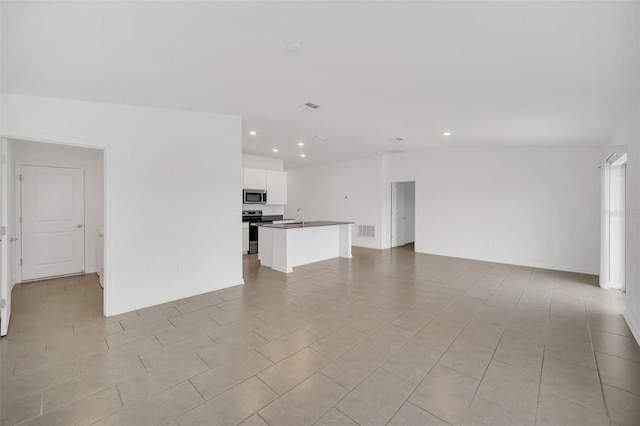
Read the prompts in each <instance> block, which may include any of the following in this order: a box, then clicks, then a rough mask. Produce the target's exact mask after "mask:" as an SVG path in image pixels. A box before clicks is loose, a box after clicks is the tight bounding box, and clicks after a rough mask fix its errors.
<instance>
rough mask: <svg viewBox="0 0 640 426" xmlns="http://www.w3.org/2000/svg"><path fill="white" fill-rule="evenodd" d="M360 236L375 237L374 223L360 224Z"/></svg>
mask: <svg viewBox="0 0 640 426" xmlns="http://www.w3.org/2000/svg"><path fill="white" fill-rule="evenodd" d="M358 237H362V238H375V237H376V227H375V226H374V225H358Z"/></svg>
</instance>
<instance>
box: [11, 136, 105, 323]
mask: <svg viewBox="0 0 640 426" xmlns="http://www.w3.org/2000/svg"><path fill="white" fill-rule="evenodd" d="M2 142H3V150H5V151H6V152H7V154H6V155H5V156H4V158H6V159H7V161H6V163H5V164H4V167H3V169H2V173H1V174H2V175H3V176H5V177H6V180H3V181H2V182H1V185H0V186H1V187H2V191H4V193H3V194H2V197H3V200H6V203H3V210H4V209H6V210H7V212H6V213H5V212H4V211H3V223H2V226H6V228H7V235H6V237H3V241H1V242H0V244H2V247H3V248H4V247H5V245H6V252H3V253H7V255H6V256H4V255H3V256H2V259H0V260H1V262H0V263H1V266H0V269H1V274H0V278H1V281H0V290H1V293H2V298H3V299H4V300H6V302H5V303H6V304H5V308H3V310H2V323H1V324H0V325H1V328H0V335H5V334H6V333H7V326H8V323H9V322H10V315H11V293H12V290H13V289H14V286H15V285H16V284H20V283H23V282H32V283H33V284H29V285H39V283H38V281H37V280H42V279H45V280H49V279H50V278H52V277H60V276H63V277H64V276H74V275H76V276H77V275H79V274H92V273H98V272H100V271H101V270H102V268H103V265H104V258H103V253H104V251H103V247H102V245H103V244H104V238H103V237H102V235H103V234H102V232H103V231H102V230H103V227H104V151H103V150H102V149H95V148H84V147H78V146H69V145H62V144H54V143H42V142H35V141H26V140H18V139H3V140H2ZM21 176H22V180H21ZM5 265H6V266H7V268H4V267H5ZM87 278H90V279H87ZM67 281H68V280H67ZM76 281H78V282H82V283H88V282H91V283H96V282H98V277H97V276H93V277H85V276H78V277H77V278H75V279H74V280H73V282H76ZM99 294H102V289H99ZM103 304H104V299H103ZM74 308H81V307H80V306H78V307H72V306H69V309H70V310H72V309H74ZM100 313H102V309H101V312H100ZM5 318H6V320H5Z"/></svg>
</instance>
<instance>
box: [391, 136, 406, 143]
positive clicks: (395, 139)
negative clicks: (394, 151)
mask: <svg viewBox="0 0 640 426" xmlns="http://www.w3.org/2000/svg"><path fill="white" fill-rule="evenodd" d="M391 140H392V141H394V142H402V141H403V140H404V138H401V137H400V136H398V137H397V138H393V139H391Z"/></svg>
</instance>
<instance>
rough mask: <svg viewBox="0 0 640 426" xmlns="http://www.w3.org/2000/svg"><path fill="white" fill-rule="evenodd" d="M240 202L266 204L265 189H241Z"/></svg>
mask: <svg viewBox="0 0 640 426" xmlns="http://www.w3.org/2000/svg"><path fill="white" fill-rule="evenodd" d="M242 204H267V191H265V190H264V189H243V190H242Z"/></svg>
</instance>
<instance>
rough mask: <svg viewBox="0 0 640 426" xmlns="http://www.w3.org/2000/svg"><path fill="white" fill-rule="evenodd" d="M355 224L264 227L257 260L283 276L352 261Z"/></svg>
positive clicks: (306, 223) (264, 225)
mask: <svg viewBox="0 0 640 426" xmlns="http://www.w3.org/2000/svg"><path fill="white" fill-rule="evenodd" d="M352 224H353V222H330V221H310V222H295V223H278V224H275V223H274V224H262V225H260V227H259V229H258V259H260V263H261V264H262V265H264V266H268V267H270V268H271V269H275V270H276V271H280V272H287V273H288V272H293V268H294V267H295V266H300V265H306V264H308V263H313V262H319V261H321V260H327V259H333V258H334V257H346V258H350V257H351V225H352Z"/></svg>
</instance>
